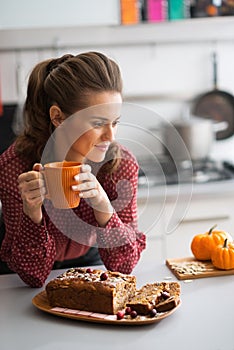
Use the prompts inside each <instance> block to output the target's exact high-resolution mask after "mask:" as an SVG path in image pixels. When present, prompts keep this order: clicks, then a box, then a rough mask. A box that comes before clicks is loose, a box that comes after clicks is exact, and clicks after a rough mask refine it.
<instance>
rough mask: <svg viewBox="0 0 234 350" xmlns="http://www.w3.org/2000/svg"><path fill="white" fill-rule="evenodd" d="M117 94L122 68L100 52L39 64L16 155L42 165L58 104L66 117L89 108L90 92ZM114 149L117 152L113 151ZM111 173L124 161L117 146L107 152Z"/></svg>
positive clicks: (31, 79) (30, 87)
mask: <svg viewBox="0 0 234 350" xmlns="http://www.w3.org/2000/svg"><path fill="white" fill-rule="evenodd" d="M105 91H110V92H111V91H113V92H119V93H122V78H121V74H120V69H119V67H118V65H117V64H116V63H115V62H114V61H113V60H111V59H110V58H108V57H106V56H105V55H103V54H101V53H99V52H87V53H82V54H79V55H77V56H73V55H70V54H67V55H64V56H62V57H60V58H56V59H49V60H46V61H43V62H41V63H38V64H37V65H36V66H35V68H34V69H33V71H32V72H31V75H30V77H29V81H28V88H27V97H26V101H25V104H24V130H23V132H22V134H21V135H19V136H18V138H17V140H16V152H17V153H18V154H20V155H21V156H23V157H25V158H27V159H29V160H30V162H31V165H32V164H34V163H35V162H40V159H41V156H42V153H43V150H44V147H45V145H46V143H47V141H48V139H49V137H50V136H51V134H52V133H53V131H54V126H53V124H52V123H51V120H50V116H49V109H50V107H51V106H52V105H53V104H55V103H56V104H57V105H58V106H59V107H60V109H61V110H62V112H63V113H64V114H65V115H66V116H69V115H72V114H73V113H75V112H76V111H78V110H82V109H83V108H86V107H87V105H86V97H87V96H89V95H90V93H92V92H95V93H99V92H100V93H101V92H105ZM113 150H114V152H113ZM113 153H114V158H113V156H112V158H113V159H112V161H109V162H108V165H107V167H106V169H107V171H109V172H111V171H112V170H113V169H114V168H115V167H116V166H117V164H118V159H119V158H120V154H119V148H118V147H116V144H115V143H113V145H111V146H110V148H109V151H108V152H107V159H110V154H113Z"/></svg>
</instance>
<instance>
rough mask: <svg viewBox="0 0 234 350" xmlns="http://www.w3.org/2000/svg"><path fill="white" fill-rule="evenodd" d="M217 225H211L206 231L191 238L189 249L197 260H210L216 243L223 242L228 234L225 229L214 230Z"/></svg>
mask: <svg viewBox="0 0 234 350" xmlns="http://www.w3.org/2000/svg"><path fill="white" fill-rule="evenodd" d="M216 226H217V225H215V226H213V227H212V228H211V229H210V230H209V231H208V232H205V233H200V234H198V235H196V236H194V238H193V239H192V242H191V250H192V253H193V255H194V256H195V258H196V259H197V260H210V259H211V252H212V251H213V250H214V249H215V247H217V246H218V245H220V244H222V245H223V243H224V241H225V239H226V238H228V239H230V236H229V234H228V233H226V232H225V231H220V230H214V229H215V228H216Z"/></svg>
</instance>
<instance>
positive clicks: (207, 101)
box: [192, 52, 234, 140]
mask: <svg viewBox="0 0 234 350" xmlns="http://www.w3.org/2000/svg"><path fill="white" fill-rule="evenodd" d="M212 64H213V90H211V91H208V92H206V93H204V94H202V95H200V96H198V97H197V98H196V99H195V101H194V106H193V108H192V110H193V114H194V115H196V116H198V117H202V118H207V119H213V120H214V121H216V122H227V128H226V129H224V130H221V131H218V132H217V133H216V140H223V139H227V138H229V137H231V136H233V135H234V96H233V95H232V94H230V93H229V92H227V91H223V90H219V89H218V78H217V67H218V61H217V54H216V52H214V53H213V55H212Z"/></svg>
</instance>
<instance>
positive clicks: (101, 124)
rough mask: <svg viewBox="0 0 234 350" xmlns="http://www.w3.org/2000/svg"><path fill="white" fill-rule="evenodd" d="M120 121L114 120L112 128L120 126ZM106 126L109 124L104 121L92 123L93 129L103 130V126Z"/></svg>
mask: <svg viewBox="0 0 234 350" xmlns="http://www.w3.org/2000/svg"><path fill="white" fill-rule="evenodd" d="M119 122H120V120H119V119H117V120H114V121H113V122H112V123H111V125H112V127H115V126H117V125H118V124H119ZM106 124H109V122H106V121H104V120H99V121H93V122H92V126H93V128H102V127H103V126H105V125H106Z"/></svg>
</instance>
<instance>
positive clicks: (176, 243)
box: [165, 195, 234, 258]
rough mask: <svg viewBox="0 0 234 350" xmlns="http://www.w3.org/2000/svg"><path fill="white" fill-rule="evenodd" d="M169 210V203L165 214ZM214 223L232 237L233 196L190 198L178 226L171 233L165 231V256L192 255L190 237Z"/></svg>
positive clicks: (233, 219) (233, 234)
mask: <svg viewBox="0 0 234 350" xmlns="http://www.w3.org/2000/svg"><path fill="white" fill-rule="evenodd" d="M170 210H171V204H170V205H168V206H167V208H166V211H165V214H166V212H168V211H169V212H170ZM215 224H217V228H218V229H220V230H225V231H227V232H229V233H230V234H231V235H232V236H233V238H234V197H229V196H223V195H222V196H220V197H218V196H215V197H212V196H211V197H207V198H202V199H192V201H191V204H190V207H189V208H188V211H187V213H186V214H185V216H184V217H183V218H182V220H181V221H180V223H179V225H178V227H177V228H176V229H175V230H174V231H173V232H171V233H165V241H166V256H167V258H177V257H178V258H179V257H186V256H190V255H192V252H191V249H190V245H191V241H192V238H193V237H194V236H195V235H196V234H198V233H204V232H206V231H208V230H209V229H210V228H211V227H212V226H214V225H215Z"/></svg>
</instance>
